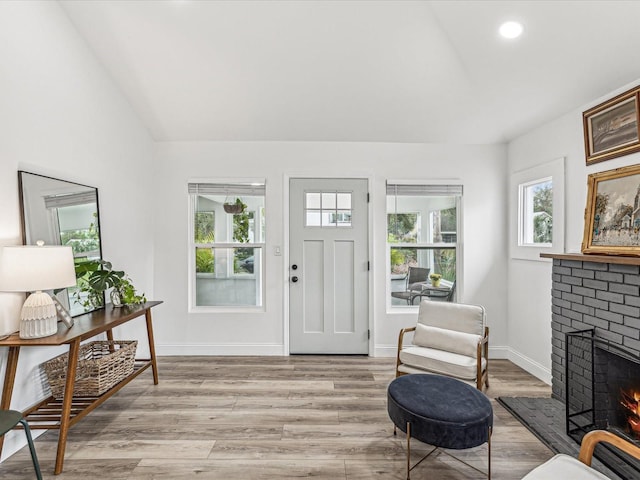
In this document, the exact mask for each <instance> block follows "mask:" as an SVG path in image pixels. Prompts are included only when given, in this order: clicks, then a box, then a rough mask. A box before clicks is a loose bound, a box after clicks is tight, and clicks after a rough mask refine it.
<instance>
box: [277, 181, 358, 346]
mask: <svg viewBox="0 0 640 480" xmlns="http://www.w3.org/2000/svg"><path fill="white" fill-rule="evenodd" d="M289 187H290V197H289V198H290V200H289V232H290V233H289V235H290V237H289V249H290V250H289V330H290V332H289V351H290V352H291V353H335V354H363V353H364V354H366V353H368V352H369V342H368V331H369V320H368V317H369V315H368V304H369V272H368V259H369V255H368V242H367V234H368V209H367V203H368V202H367V180H366V179H300V178H294V179H291V180H290V184H289Z"/></svg>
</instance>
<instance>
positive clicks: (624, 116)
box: [582, 87, 640, 165]
mask: <svg viewBox="0 0 640 480" xmlns="http://www.w3.org/2000/svg"><path fill="white" fill-rule="evenodd" d="M639 91H640V89H638V88H637V87H636V88H635V89H634V90H629V91H628V92H625V93H623V94H621V95H618V96H617V97H615V98H612V99H611V100H608V101H606V102H604V103H601V104H600V105H597V106H595V107H593V108H591V109H589V110H587V111H586V112H584V113H583V114H582V115H583V124H584V141H585V153H586V160H587V165H591V164H593V163H596V162H601V161H603V160H609V159H610V158H615V157H619V156H621V155H627V154H629V153H632V152H636V151H638V150H640V131H639V130H638V127H639V125H640V122H638V115H639V113H638V92H639Z"/></svg>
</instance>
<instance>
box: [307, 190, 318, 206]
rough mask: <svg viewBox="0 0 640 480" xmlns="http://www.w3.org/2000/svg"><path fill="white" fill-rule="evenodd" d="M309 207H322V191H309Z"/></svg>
mask: <svg viewBox="0 0 640 480" xmlns="http://www.w3.org/2000/svg"><path fill="white" fill-rule="evenodd" d="M306 195H307V208H309V209H311V208H312V209H320V193H315V192H314V193H307V194H306Z"/></svg>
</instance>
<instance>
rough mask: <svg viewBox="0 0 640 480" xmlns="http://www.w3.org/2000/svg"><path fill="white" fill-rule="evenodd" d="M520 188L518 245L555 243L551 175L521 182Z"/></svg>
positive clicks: (541, 245) (547, 244)
mask: <svg viewBox="0 0 640 480" xmlns="http://www.w3.org/2000/svg"><path fill="white" fill-rule="evenodd" d="M518 190H519V202H518V203H519V207H518V209H519V220H520V221H519V227H520V228H519V231H518V246H521V247H522V246H537V247H544V246H551V245H552V243H553V180H552V178H551V177H547V178H542V179H537V180H533V181H530V182H526V183H521V184H520V185H519V186H518Z"/></svg>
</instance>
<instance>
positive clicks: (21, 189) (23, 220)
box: [18, 170, 104, 317]
mask: <svg viewBox="0 0 640 480" xmlns="http://www.w3.org/2000/svg"><path fill="white" fill-rule="evenodd" d="M25 175H30V176H34V177H39V178H41V179H49V180H54V181H56V182H61V183H65V184H68V185H70V186H73V185H75V186H78V187H83V188H85V189H91V190H94V191H95V193H96V217H97V222H98V242H99V245H98V253H99V256H100V259H102V223H101V221H100V201H99V196H98V188H97V187H92V186H90V185H84V184H82V183H77V182H71V181H69V180H63V179H60V178H55V177H50V176H48V175H41V174H39V173H33V172H27V171H25V170H18V195H19V200H20V227H21V231H22V244H23V245H30V244H34V243H27V226H28V219H27V211H26V209H25V207H26V205H25V185H24V183H25V180H24V178H25ZM61 291H65V292H66V296H67V298H68V301H69V305H70V306H71V305H72V304H73V301H74V300H73V298H72V296H71V294H70V293H69V290H68V289H66V288H65V289H62V290H61ZM59 294H60V293H58V294H57V295H59ZM102 308H104V301H103V306H102V307H98V308H93V309H84V311H82V312H79V313H76V314H74V315H72V316H73V317H77V316H80V315H84V314H85V313H89V312H92V311H95V310H100V309H102ZM69 310H71V308H69Z"/></svg>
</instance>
